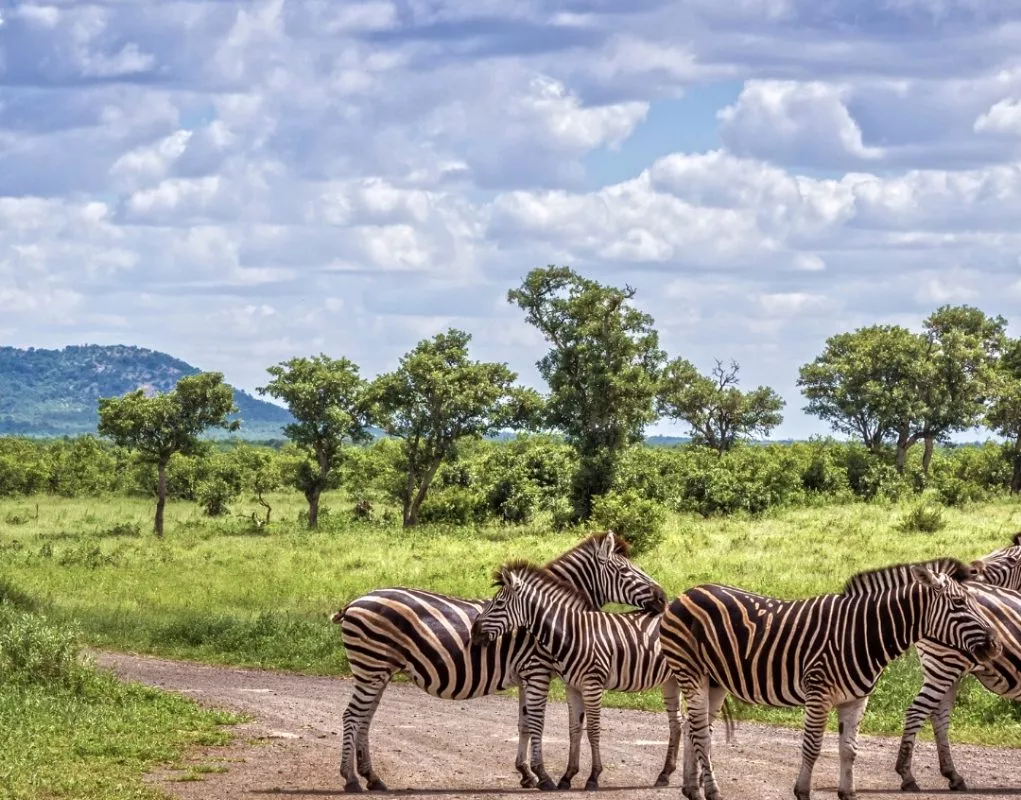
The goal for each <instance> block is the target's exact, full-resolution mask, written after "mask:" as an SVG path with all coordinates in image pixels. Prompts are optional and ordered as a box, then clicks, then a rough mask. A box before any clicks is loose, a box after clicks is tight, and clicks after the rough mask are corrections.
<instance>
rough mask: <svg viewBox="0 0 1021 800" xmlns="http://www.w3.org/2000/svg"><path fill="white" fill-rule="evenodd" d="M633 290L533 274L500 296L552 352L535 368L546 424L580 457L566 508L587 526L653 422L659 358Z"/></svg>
mask: <svg viewBox="0 0 1021 800" xmlns="http://www.w3.org/2000/svg"><path fill="white" fill-rule="evenodd" d="M634 296H635V290H634V289H632V288H631V287H625V288H624V289H617V288H615V287H612V286H603V285H602V284H600V283H597V282H596V281H593V280H588V279H586V278H582V277H581V276H580V275H578V274H577V273H576V272H574V271H573V270H571V269H569V268H567V267H555V266H548V267H546V268H544V269H543V268H540V269H534V270H532V271H531V272H529V273H528V275H527V276H525V280H524V281H523V282H522V284H521V287H520V288H518V289H513V290H511V291H510V292H508V294H507V299H508V300H509V301H510V302H512V303H515V304H517V305H518V306H519V307H520V308H521V309H522V310H524V312H525V314H526V318H527V320H528V322H529V323H531V324H532V325H534V326H535V327H536V328H538V329H539V331H541V332H542V334H543V336H545V337H546V340H547V341H548V342H549V343H550V344H551V345H552V347H551V349H550V351H549V352H548V353H547V354H546V355H545V356H544V357H543V358H542V359H541V360H540V361H539V363H538V367H539V374H540V375H542V377H543V379H545V381H546V382H547V384H548V385H549V389H550V394H549V398H548V401H547V406H546V414H545V422H546V424H547V425H548V426H549V427H551V428H553V429H555V430H559V431H562V432H563V433H564V434H566V436H567V439H568V441H569V442H570V443H571V444H572V445H573V446H574V447H575V449H576V450H577V452H578V457H579V468H578V472H577V474H576V476H575V481H574V487H573V498H572V505H573V507H574V515H575V517H576V519H579V520H585V519H588V518H589V516H590V515H591V513H592V499H593V498H594V497H597V496H599V495H602V494H604V493H606V492H607V491H608V490H609V489H610V487H611V486H612V485H613V476H614V473H615V472H616V468H617V463H618V461H619V458H620V455H621V453H623V451H624V450H625V449H626V448H627V447H629V446H631V445H633V444H636V443H638V442H640V441H641V440H642V433H643V431H644V429H645V426H646V425H647V424H649V423H650V422H652V421H653V420H655V419H656V410H655V399H656V393H657V390H658V388H659V372H660V369H661V368H662V366H663V362H664V360H665V355H664V353H663V351H662V350H660V349H659V335H658V334H657V333H656V330H655V329H654V328H653V327H652V324H653V320H652V317H651V316H649V315H648V314H645V313H643V312H641V311H639V310H638V309H636V308H634V307H633V306H632V305H631V300H632V299H633V298H634Z"/></svg>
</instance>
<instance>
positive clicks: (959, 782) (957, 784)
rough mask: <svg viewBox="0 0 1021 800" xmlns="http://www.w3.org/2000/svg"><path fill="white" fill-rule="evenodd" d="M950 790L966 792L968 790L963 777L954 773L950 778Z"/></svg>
mask: <svg viewBox="0 0 1021 800" xmlns="http://www.w3.org/2000/svg"><path fill="white" fill-rule="evenodd" d="M950 791H952V792H966V791H968V784H967V783H965V782H964V778H962V777H961V776H960V775H955V776H954V777H953V778H951V779H950Z"/></svg>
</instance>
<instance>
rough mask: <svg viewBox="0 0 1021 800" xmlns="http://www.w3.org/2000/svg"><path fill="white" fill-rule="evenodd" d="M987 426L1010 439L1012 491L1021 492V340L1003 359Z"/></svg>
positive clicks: (1018, 340) (1012, 342) (1004, 354)
mask: <svg viewBox="0 0 1021 800" xmlns="http://www.w3.org/2000/svg"><path fill="white" fill-rule="evenodd" d="M991 393H992V402H991V403H990V406H989V412H988V414H987V415H986V425H988V426H989V427H990V428H991V429H992V430H993V431H995V432H996V433H998V434H999V435H1000V436H1003V437H1004V438H1006V439H1007V440H1008V442H1009V446H1010V449H1011V457H1012V461H1013V465H1014V471H1013V475H1012V476H1011V482H1010V490H1011V491H1012V492H1014V493H1015V494H1017V493H1019V492H1021V339H1015V340H1012V341H1010V342H1009V343H1008V344H1007V346H1006V349H1005V351H1004V353H1003V357H1002V358H1001V359H1000V363H999V371H998V375H997V379H996V381H995V383H994V384H993V387H992V390H991Z"/></svg>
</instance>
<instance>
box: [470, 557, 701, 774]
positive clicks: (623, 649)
mask: <svg viewBox="0 0 1021 800" xmlns="http://www.w3.org/2000/svg"><path fill="white" fill-rule="evenodd" d="M497 584H498V585H499V586H501V587H502V588H501V590H500V592H499V593H498V594H497V595H496V597H494V598H493V601H492V602H491V603H490V604H489V605H488V606H487V607H486V609H485V610H484V611H483V612H482V613H481V614H480V615H479V616H478V617H477V618H476V620H475V624H474V626H473V627H472V641H474V642H479V643H485V642H489V641H493V640H494V639H496V638H498V637H501V636H505V635H507V634H508V633H510V632H514V631H522V630H524V631H527V632H529V633H530V634H531V635H532V636H534V637H535V640H536V641H537V642H538V643H539V646H540V647H541V648H542V649H543V650H545V651H546V652H547V653H548V654H549V655H550V657H551V658H552V660H553V663H554V665H555V668H556V670H557V672H558V673H559V674H560V675H561V676H562V677H563V679H564V683H565V684H566V685H567V699H568V704H569V714H570V730H571V749H570V756H569V759H568V765H567V771H566V772H565V773H564V776H563V778H561V780H560V783H559V785H558V788H560V789H568V788H570V786H571V779H572V778H573V777H574V776H575V775H576V774H577V773H578V758H579V752H578V751H579V749H580V742H581V726H582V724H583V722H584V724H585V726H586V729H587V732H588V739H589V745H590V746H591V748H592V772H591V774H590V775H589V777H588V780H587V781H586V783H585V788H586V789H596V788H598V785H599V774H600V773H601V772H602V769H603V767H602V759H601V757H600V751H599V731H600V711H601V706H602V698H603V691H604V690H606V689H616V690H617V691H622V692H637V691H641V690H644V689H653V688H655V687H657V686H662V687H663V699H664V703H665V705H666V708H667V713H668V715H669V719H670V741H669V746H668V748H667V756H666V762H665V764H664V766H663V770H662V771H661V772H660V774H659V777H658V778H657V780H656V785H657V786H666V785H667V783H668V780H669V776H670V774H671V773H672V772H673V771H674V769H675V768H676V764H677V750H678V746H679V743H680V737H681V724H680V720H679V717H678V707H679V696H678V690H677V684H676V682H675V681H674V680H673V678H672V676H671V674H670V670H669V668H668V667H667V664H666V662H665V661H664V660H663V657H662V654H661V652H660V649H659V635H658V629H659V623H660V619H661V618H660V616H659V615H652V614H648V613H643V612H640V611H639V612H632V613H628V614H608V613H606V612H603V611H600V610H598V609H593V608H592V606H591V604H589V603H587V602H586V601H585V598H584V597H583V596H582V595H580V594H579V593H578V592H577V590H575V589H574V588H573V587H572V586H570V585H568V584H566V583H564V582H563V581H561V580H559V579H558V578H557V577H556V576H555V575H554V574H553V573H552V572H550V571H549V570H546V569H542V568H540V567H535V566H532V565H530V564H526V563H523V562H512V563H510V564H505V565H504V566H503V567H501V568H500V570H499V571H498V572H497Z"/></svg>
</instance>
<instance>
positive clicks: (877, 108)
mask: <svg viewBox="0 0 1021 800" xmlns="http://www.w3.org/2000/svg"><path fill="white" fill-rule="evenodd" d="M1015 5H1016V4H1015ZM1015 5H1011V4H1004V3H999V2H994V0H897V2H889V1H888V0H833V2H826V3H817V2H814V3H813V2H809V1H808V0H719V1H717V0H712V1H711V2H710V0H695V1H694V2H691V3H672V2H666V0H631V1H630V2H625V1H624V0H526V1H525V2H521V3H514V4H507V3H505V2H497V0H474V2H468V1H467V0H435V2H428V3H420V2H401V3H397V2H391V0H357V1H355V0H352V2H345V3H329V2H323V1H322V0H288V2H283V0H255V2H242V1H241V0H168V1H167V2H165V3H160V4H157V5H153V4H152V3H148V2H143V0H88V2H80V3H79V2H74V3H71V2H65V1H64V0H49V2H35V0H22V2H19V3H17V4H11V5H9V6H8V7H5V8H4V9H3V11H2V20H3V22H2V24H0V83H2V84H3V87H4V91H3V97H2V100H0V284H2V286H3V289H2V290H0V311H2V314H0V316H2V317H3V321H2V322H0V332H2V333H3V336H4V338H5V341H6V342H9V343H13V344H19V345H30V344H31V345H37V346H57V345H62V344H67V343H72V342H81V341H100V342H112V341H122V342H132V343H138V344H142V345H146V346H153V347H159V348H161V349H164V350H167V351H170V352H172V353H174V354H175V355H178V356H180V357H183V358H186V359H188V360H190V361H192V362H193V363H196V364H198V365H199V366H202V367H205V368H209V369H221V370H223V371H224V372H226V373H227V375H228V377H229V378H230V379H231V380H233V381H234V382H236V383H237V384H239V385H241V386H244V387H246V388H251V387H253V386H255V385H259V384H260V383H262V382H263V380H264V377H265V373H264V368H265V366H266V365H267V364H270V363H273V362H275V361H278V360H281V359H284V358H288V357H290V356H293V355H295V354H300V353H308V352H317V351H319V350H326V351H328V352H334V353H336V354H344V355H348V356H350V357H352V358H354V359H355V360H356V361H358V362H359V363H361V364H362V365H363V369H364V371H365V372H366V374H369V375H371V374H375V373H376V372H379V371H382V370H384V369H389V368H391V367H392V363H393V361H394V359H396V358H397V357H398V356H399V355H400V354H401V353H402V352H404V351H405V350H407V349H408V348H409V347H410V346H412V345H413V344H414V342H415V341H417V340H418V339H419V338H422V337H424V336H429V335H431V334H433V333H435V332H437V331H438V330H441V329H442V328H443V327H444V326H447V325H451V324H453V325H460V326H462V327H465V328H467V329H469V330H471V331H472V332H473V334H474V335H475V340H474V342H475V345H476V347H477V351H478V353H479V355H480V356H482V357H488V358H497V359H500V360H507V361H510V362H511V364H512V366H513V367H514V368H515V369H517V370H519V371H520V372H521V374H522V376H523V377H524V378H525V379H527V380H533V381H534V380H536V374H535V370H534V362H535V360H536V359H537V358H538V357H539V356H540V355H541V353H542V351H543V348H544V344H543V342H542V341H541V337H538V336H536V335H535V333H534V332H533V331H531V330H530V329H529V328H528V327H527V326H526V325H525V324H524V322H523V320H522V319H521V315H520V313H519V311H518V310H517V309H514V308H513V307H510V306H509V305H508V304H507V303H506V291H507V289H508V288H510V287H511V286H513V285H514V284H516V283H517V281H518V280H520V277H521V276H522V275H523V274H524V273H525V272H526V271H527V270H528V269H530V268H531V267H534V266H538V265H544V264H547V263H569V264H571V265H573V266H575V267H577V268H578V269H581V270H582V271H583V272H585V273H586V274H590V275H593V276H595V277H597V278H600V279H603V280H607V281H612V282H616V283H622V282H625V281H626V282H628V283H630V284H632V285H634V286H636V287H638V289H639V296H638V300H639V303H640V305H642V307H643V308H646V309H648V310H649V311H650V313H652V314H653V315H654V316H655V318H656V320H657V325H658V327H659V329H660V331H661V333H662V336H663V342H664V345H665V346H666V347H667V348H668V349H669V350H670V352H671V353H675V354H681V355H685V356H686V357H690V358H692V359H693V360H694V361H695V362H696V363H698V364H699V365H701V366H703V367H709V366H711V364H712V359H713V358H717V357H719V358H731V357H733V358H737V359H738V360H739V361H741V362H742V364H743V365H744V368H743V370H742V378H743V380H745V381H747V382H748V383H750V384H758V383H768V384H771V385H774V386H776V388H777V389H778V390H780V391H781V392H783V393H784V394H785V395H786V396H787V399H788V401H789V409H790V411H789V416H790V418H791V420H792V422H791V423H790V425H789V427H788V428H786V429H785V430H784V431H782V432H783V433H785V434H793V435H801V434H804V433H807V432H810V431H811V430H814V428H813V427H812V423H811V422H809V421H807V420H805V419H804V418H803V417H800V416H799V414H798V412H797V411H796V410H795V409H796V408H797V406H798V405H799V403H798V401H797V393H796V390H795V389H794V379H795V377H796V374H797V366H798V364H799V363H802V362H803V361H805V360H808V359H810V358H811V357H812V356H813V355H814V354H815V352H816V351H817V350H818V348H819V347H820V346H821V343H822V341H823V339H824V338H825V337H826V336H828V335H830V334H832V333H835V332H837V331H839V330H844V329H847V328H850V327H854V326H856V325H861V324H869V323H872V322H876V321H890V320H896V321H905V320H907V321H910V320H911V319H918V320H920V319H921V318H922V317H923V316H924V315H925V314H926V313H928V311H930V310H931V308H932V306H934V305H936V304H939V303H942V302H958V301H962V302H963V301H967V302H972V303H975V304H978V305H980V306H982V307H983V308H987V309H988V310H989V311H992V312H999V313H1005V314H1007V315H1008V316H1009V314H1010V313H1011V310H1012V309H1011V308H1010V307H1007V306H1009V305H1010V303H1013V304H1014V305H1016V297H1017V291H1018V289H1017V278H1016V275H1017V268H1018V264H1019V263H1021V262H1019V255H1021V233H1018V232H1017V231H1016V223H1015V221H1016V219H1017V218H1018V215H1019V214H1021V149H1019V145H1021V140H1019V134H1021V113H1019V100H1018V98H1021V67H1019V64H1018V61H1017V55H1016V54H1017V53H1018V52H1019V48H1021V26H1018V25H1017V22H1018V21H1019V20H1021V6H1019V7H1017V8H1015ZM678 31H683V35H682V36H678V34H677V32H678ZM707 98H709V99H707ZM693 142H694V144H693ZM618 159H619V160H618ZM608 164H609V165H611V166H612V169H610V170H609V172H610V173H612V177H607V171H606V170H607V165H608Z"/></svg>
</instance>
